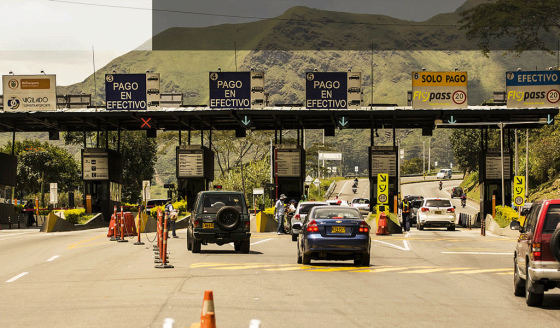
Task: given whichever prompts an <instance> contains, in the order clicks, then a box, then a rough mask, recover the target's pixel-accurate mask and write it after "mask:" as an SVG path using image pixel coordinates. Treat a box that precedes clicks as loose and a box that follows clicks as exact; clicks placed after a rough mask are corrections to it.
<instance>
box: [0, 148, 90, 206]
mask: <svg viewBox="0 0 560 328" xmlns="http://www.w3.org/2000/svg"><path fill="white" fill-rule="evenodd" d="M11 149H12V143H11V142H8V143H7V144H6V145H5V146H4V148H3V149H2V151H3V152H6V153H10V152H11ZM14 154H15V155H16V156H17V157H18V164H17V186H16V190H17V194H18V195H19V196H18V197H23V196H26V195H29V194H34V193H37V192H39V193H41V204H42V205H43V206H44V205H45V199H44V195H45V192H46V191H47V188H48V184H49V183H51V182H56V183H57V184H58V190H61V191H67V190H70V189H74V188H77V187H78V186H79V184H80V181H79V180H80V167H79V164H78V162H77V161H76V160H75V159H74V157H73V156H72V155H71V154H70V153H68V151H66V150H65V149H63V148H60V147H57V146H54V145H51V144H49V143H48V142H44V143H41V142H40V141H38V140H28V139H25V140H23V141H16V142H15V144H14Z"/></svg>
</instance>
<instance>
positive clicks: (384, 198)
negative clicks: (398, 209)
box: [377, 173, 389, 204]
mask: <svg viewBox="0 0 560 328" xmlns="http://www.w3.org/2000/svg"><path fill="white" fill-rule="evenodd" d="M377 203H378V204H388V203H389V174H387V173H380V174H378V175H377Z"/></svg>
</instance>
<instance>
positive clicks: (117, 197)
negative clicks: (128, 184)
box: [110, 182, 122, 202]
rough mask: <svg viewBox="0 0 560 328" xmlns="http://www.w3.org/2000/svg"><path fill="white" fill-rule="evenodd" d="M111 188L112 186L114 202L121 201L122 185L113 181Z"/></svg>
mask: <svg viewBox="0 0 560 328" xmlns="http://www.w3.org/2000/svg"><path fill="white" fill-rule="evenodd" d="M110 188H111V200H112V201H114V202H120V201H121V191H122V186H121V185H120V184H118V183H116V182H111V185H110Z"/></svg>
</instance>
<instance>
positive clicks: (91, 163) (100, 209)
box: [82, 148, 123, 224]
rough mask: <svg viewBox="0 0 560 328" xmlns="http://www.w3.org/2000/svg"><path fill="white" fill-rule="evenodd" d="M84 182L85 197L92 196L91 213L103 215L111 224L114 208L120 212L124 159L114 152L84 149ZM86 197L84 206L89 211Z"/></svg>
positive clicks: (102, 149) (105, 220)
mask: <svg viewBox="0 0 560 328" xmlns="http://www.w3.org/2000/svg"><path fill="white" fill-rule="evenodd" d="M82 180H83V181H84V195H86V197H87V195H89V196H91V212H92V213H103V220H104V222H105V223H107V224H108V223H109V222H110V218H111V215H112V214H113V209H114V206H117V208H118V209H119V211H120V206H121V191H122V183H123V163H122V157H121V155H120V154H119V153H117V152H116V151H114V150H110V149H104V148H86V149H82ZM86 197H84V202H85V203H84V205H85V207H86V211H87V210H88V209H89V207H88V204H87V200H86Z"/></svg>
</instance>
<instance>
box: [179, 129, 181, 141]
mask: <svg viewBox="0 0 560 328" xmlns="http://www.w3.org/2000/svg"><path fill="white" fill-rule="evenodd" d="M179 126H180V125H179ZM180 145H181V128H179V146H180Z"/></svg>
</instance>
